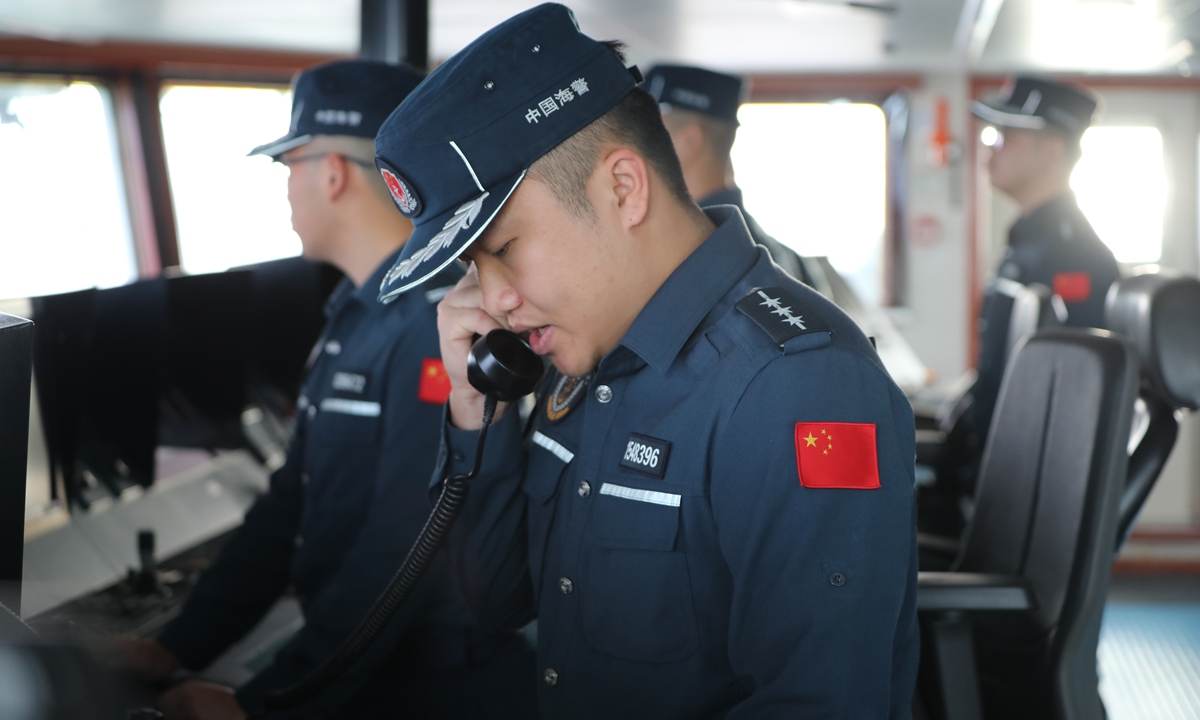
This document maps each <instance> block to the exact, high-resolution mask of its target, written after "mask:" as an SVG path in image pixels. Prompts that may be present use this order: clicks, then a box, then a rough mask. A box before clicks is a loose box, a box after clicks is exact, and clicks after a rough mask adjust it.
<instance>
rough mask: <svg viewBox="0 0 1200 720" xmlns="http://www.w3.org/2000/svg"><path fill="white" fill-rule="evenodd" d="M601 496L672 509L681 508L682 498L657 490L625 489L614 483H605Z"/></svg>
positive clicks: (601, 487) (602, 486)
mask: <svg viewBox="0 0 1200 720" xmlns="http://www.w3.org/2000/svg"><path fill="white" fill-rule="evenodd" d="M600 494H601V495H612V496H613V497H619V498H625V499H626V500H637V501H638V502H645V503H654V504H655V505H669V506H671V507H679V501H680V500H681V499H682V498H681V496H679V495H676V494H675V493H665V492H657V491H655V490H638V489H637V488H631V487H625V486H624V485H613V484H612V483H604V484H603V485H601V486H600Z"/></svg>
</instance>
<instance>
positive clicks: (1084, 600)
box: [956, 328, 1138, 718]
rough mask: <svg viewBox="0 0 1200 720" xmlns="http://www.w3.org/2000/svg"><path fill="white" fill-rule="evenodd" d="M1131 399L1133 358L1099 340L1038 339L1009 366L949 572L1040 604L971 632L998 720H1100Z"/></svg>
mask: <svg viewBox="0 0 1200 720" xmlns="http://www.w3.org/2000/svg"><path fill="white" fill-rule="evenodd" d="M1137 387H1138V374H1137V358H1136V355H1135V354H1134V351H1133V348H1132V347H1131V346H1130V345H1129V343H1128V342H1126V341H1125V340H1123V339H1122V338H1120V337H1118V336H1115V335H1113V334H1111V333H1108V332H1106V331H1102V330H1074V329H1061V328H1055V329H1050V330H1043V331H1041V332H1039V333H1038V334H1036V335H1034V336H1033V337H1032V338H1030V339H1028V340H1027V341H1026V342H1025V343H1024V344H1023V345H1021V346H1020V347H1019V348H1018V349H1017V352H1016V354H1015V355H1014V356H1013V358H1012V360H1011V361H1010V362H1009V364H1008V369H1007V371H1006V373H1005V377H1004V382H1003V384H1002V386H1001V390H1000V396H999V400H998V402H997V407H996V414H995V417H994V419H993V422H992V426H991V432H990V433H989V435H988V440H987V444H986V446H985V448H984V454H983V459H982V462H981V465H980V472H979V479H978V484H977V490H976V496H975V514H974V517H973V518H972V519H971V522H970V524H969V526H968V528H967V532H966V533H965V535H964V540H963V549H962V553H961V555H960V557H959V559H958V561H957V563H956V569H957V570H960V571H964V572H981V573H998V574H1004V575H1016V576H1021V577H1023V578H1025V579H1026V580H1027V581H1028V582H1029V583H1030V585H1031V586H1032V588H1033V590H1034V592H1035V594H1036V597H1037V601H1038V607H1037V608H1036V609H1035V610H1033V611H1031V612H1029V613H1010V614H1005V615H1004V616H1003V617H997V618H984V619H981V620H979V621H978V622H977V623H976V635H977V638H976V639H977V647H979V648H980V653H979V654H980V670H981V678H982V680H983V683H982V689H983V693H984V702H985V706H995V705H996V704H1000V705H1002V706H1004V708H1005V710H1004V712H1003V713H1002V714H1001V715H999V716H1014V717H1015V716H1023V717H1046V718H1077V717H1093V716H1095V715H1094V712H1092V711H1093V710H1094V709H1095V708H1098V707H1101V706H1100V705H1099V703H1100V700H1099V695H1098V692H1097V682H1096V669H1095V662H1096V655H1095V650H1096V644H1097V642H1098V639H1099V619H1100V615H1101V613H1102V611H1103V607H1104V600H1105V594H1106V592H1107V586H1108V576H1109V570H1110V567H1111V561H1112V553H1111V551H1112V538H1113V536H1114V534H1115V532H1116V519H1117V506H1118V503H1119V500H1120V496H1121V491H1122V488H1123V487H1124V484H1125V471H1126V461H1127V454H1126V445H1127V441H1128V437H1129V428H1130V424H1131V422H1132V415H1133V405H1134V402H1135V400H1136V395H1137ZM1072 708H1074V710H1072ZM1014 713H1015V714H1014ZM1099 717H1102V715H1101V716H1099Z"/></svg>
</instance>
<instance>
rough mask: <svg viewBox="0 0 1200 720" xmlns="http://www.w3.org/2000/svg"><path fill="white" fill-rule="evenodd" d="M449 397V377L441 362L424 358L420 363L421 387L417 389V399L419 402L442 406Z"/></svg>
mask: <svg viewBox="0 0 1200 720" xmlns="http://www.w3.org/2000/svg"><path fill="white" fill-rule="evenodd" d="M449 397H450V376H449V375H447V374H446V366H445V365H443V364H442V361H441V360H435V359H434V358H425V360H423V361H422V362H421V385H420V387H418V388H417V399H418V400H420V401H421V402H427V403H433V404H434V405H444V404H445V403H446V399H447V398H449Z"/></svg>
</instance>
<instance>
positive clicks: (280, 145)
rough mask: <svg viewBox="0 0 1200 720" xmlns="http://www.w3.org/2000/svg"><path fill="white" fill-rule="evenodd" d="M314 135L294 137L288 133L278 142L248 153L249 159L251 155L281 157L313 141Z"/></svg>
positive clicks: (274, 141)
mask: <svg viewBox="0 0 1200 720" xmlns="http://www.w3.org/2000/svg"><path fill="white" fill-rule="evenodd" d="M312 138H313V136H312V135H292V134H291V133H288V134H287V135H284V136H283V137H281V138H279V139H278V140H273V141H271V142H269V143H267V144H266V145H259V146H258V147H256V148H254V149H253V150H251V151H250V152H248V153H246V156H247V157H250V156H251V155H266V156H268V157H272V158H275V157H279V156H280V155H282V154H284V153H285V152H287V151H288V150H291V149H293V148H298V147H300V146H301V145H305V144H307V143H308V142H310V141H311V140H312Z"/></svg>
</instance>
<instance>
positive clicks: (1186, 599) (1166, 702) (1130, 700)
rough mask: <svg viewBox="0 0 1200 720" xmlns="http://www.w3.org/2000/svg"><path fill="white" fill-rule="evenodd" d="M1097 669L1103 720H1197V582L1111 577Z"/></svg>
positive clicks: (1199, 604)
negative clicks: (1103, 712)
mask: <svg viewBox="0 0 1200 720" xmlns="http://www.w3.org/2000/svg"><path fill="white" fill-rule="evenodd" d="M1099 663H1100V694H1101V696H1102V697H1103V698H1104V704H1105V707H1106V709H1107V710H1108V716H1109V718H1111V720H1194V719H1196V718H1200V577H1178V576H1175V577H1154V576H1124V577H1119V578H1116V579H1114V582H1113V587H1112V591H1111V592H1110V593H1109V603H1108V608H1107V609H1106V610H1105V614H1104V627H1103V630H1102V631H1101V636H1100V652H1099Z"/></svg>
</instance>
